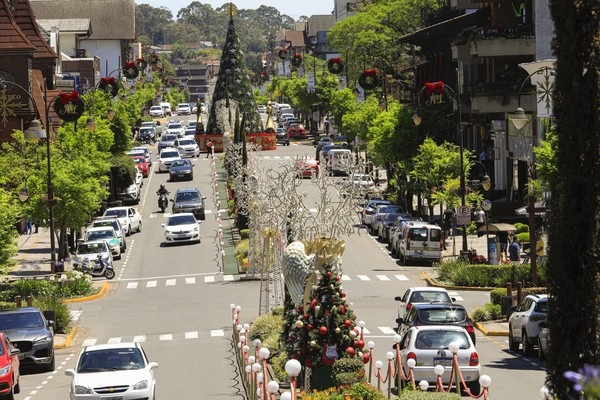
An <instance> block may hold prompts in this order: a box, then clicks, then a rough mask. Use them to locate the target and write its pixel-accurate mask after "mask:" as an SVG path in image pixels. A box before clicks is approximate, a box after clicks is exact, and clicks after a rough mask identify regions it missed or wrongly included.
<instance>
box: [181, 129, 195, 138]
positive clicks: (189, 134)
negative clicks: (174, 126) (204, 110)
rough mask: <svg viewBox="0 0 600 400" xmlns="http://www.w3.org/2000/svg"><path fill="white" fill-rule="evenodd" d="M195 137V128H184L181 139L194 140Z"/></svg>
mask: <svg viewBox="0 0 600 400" xmlns="http://www.w3.org/2000/svg"><path fill="white" fill-rule="evenodd" d="M195 136H196V126H192V127H189V126H188V127H187V128H185V131H183V137H184V138H192V139H193V138H194V137H195Z"/></svg>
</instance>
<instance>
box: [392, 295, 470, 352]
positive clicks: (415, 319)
mask: <svg viewBox="0 0 600 400" xmlns="http://www.w3.org/2000/svg"><path fill="white" fill-rule="evenodd" d="M438 296H439V298H440V299H441V296H442V295H438ZM396 322H397V323H398V333H399V334H400V335H401V336H402V335H404V334H405V333H406V332H407V331H408V329H409V328H410V327H411V326H421V325H456V326H461V327H463V328H464V329H465V330H466V331H467V333H468V334H469V336H470V337H471V341H472V342H473V344H476V343H475V341H476V338H475V327H474V326H473V323H472V322H471V319H470V318H469V316H468V315H467V310H465V308H464V307H463V306H461V305H459V304H451V303H443V300H439V301H437V302H432V303H429V304H423V303H422V304H413V306H412V307H411V308H410V310H408V311H407V313H406V315H405V316H404V317H398V318H396Z"/></svg>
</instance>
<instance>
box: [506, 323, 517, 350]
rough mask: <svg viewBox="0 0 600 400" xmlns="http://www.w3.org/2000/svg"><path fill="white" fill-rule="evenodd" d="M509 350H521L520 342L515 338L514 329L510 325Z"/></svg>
mask: <svg viewBox="0 0 600 400" xmlns="http://www.w3.org/2000/svg"><path fill="white" fill-rule="evenodd" d="M508 348H509V349H511V350H512V351H517V350H519V342H517V341H516V340H515V338H514V337H513V333H512V327H511V326H510V325H509V326H508Z"/></svg>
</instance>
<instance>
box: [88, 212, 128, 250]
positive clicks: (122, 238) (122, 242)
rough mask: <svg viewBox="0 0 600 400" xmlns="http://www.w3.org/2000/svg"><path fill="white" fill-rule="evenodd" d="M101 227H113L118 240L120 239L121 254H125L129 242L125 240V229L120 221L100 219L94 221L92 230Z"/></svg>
mask: <svg viewBox="0 0 600 400" xmlns="http://www.w3.org/2000/svg"><path fill="white" fill-rule="evenodd" d="M100 226H112V228H113V229H114V230H115V233H116V234H117V239H119V246H120V247H121V253H123V252H124V251H125V250H126V249H127V242H126V240H125V229H123V227H122V226H121V223H120V222H119V220H118V219H116V218H110V217H98V218H96V219H94V220H93V221H92V228H97V227H100Z"/></svg>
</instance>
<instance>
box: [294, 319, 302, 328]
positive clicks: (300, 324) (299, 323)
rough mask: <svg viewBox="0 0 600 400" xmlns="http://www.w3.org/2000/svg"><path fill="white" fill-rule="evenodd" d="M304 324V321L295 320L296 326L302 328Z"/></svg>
mask: <svg viewBox="0 0 600 400" xmlns="http://www.w3.org/2000/svg"><path fill="white" fill-rule="evenodd" d="M303 326H304V323H303V322H302V321H300V320H298V321H296V328H302V327H303Z"/></svg>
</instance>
